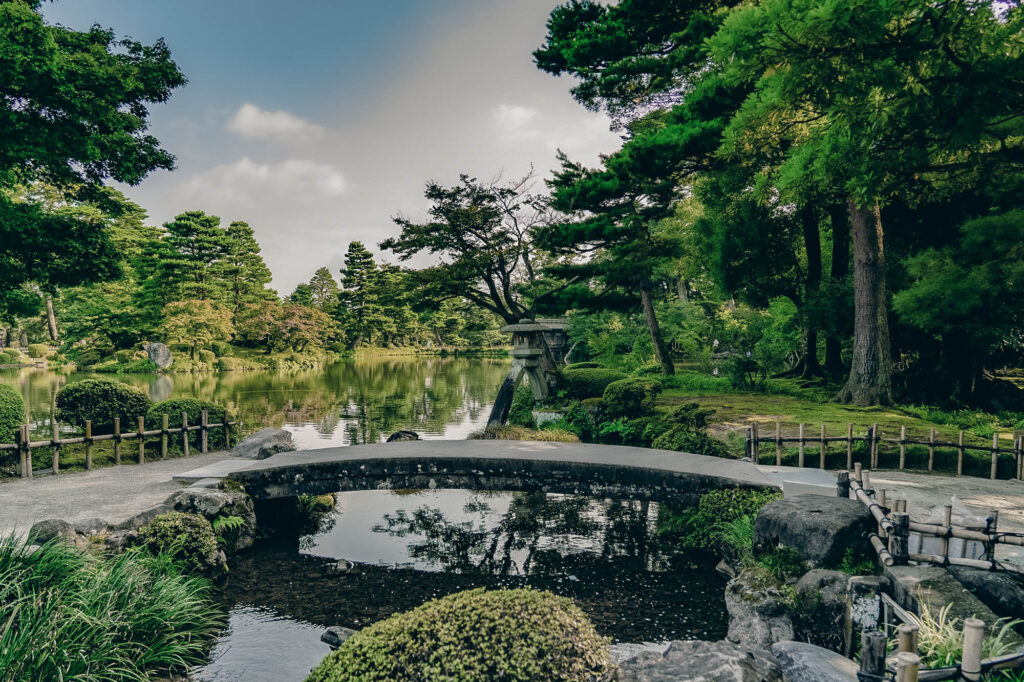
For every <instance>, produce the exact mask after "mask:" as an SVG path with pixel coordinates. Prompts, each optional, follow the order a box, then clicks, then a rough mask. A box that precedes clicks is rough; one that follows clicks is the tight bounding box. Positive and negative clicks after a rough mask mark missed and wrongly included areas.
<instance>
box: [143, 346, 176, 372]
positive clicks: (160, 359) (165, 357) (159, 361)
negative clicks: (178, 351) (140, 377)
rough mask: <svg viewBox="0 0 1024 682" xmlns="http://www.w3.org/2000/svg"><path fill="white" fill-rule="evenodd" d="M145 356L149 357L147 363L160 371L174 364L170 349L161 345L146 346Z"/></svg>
mask: <svg viewBox="0 0 1024 682" xmlns="http://www.w3.org/2000/svg"><path fill="white" fill-rule="evenodd" d="M146 355H148V356H149V361H150V362H152V363H153V364H154V365H156V366H157V367H159V368H160V369H167V368H168V367H170V366H171V363H172V362H174V358H173V357H171V349H170V348H168V347H167V346H166V345H164V344H162V343H151V344H149V345H148V346H146Z"/></svg>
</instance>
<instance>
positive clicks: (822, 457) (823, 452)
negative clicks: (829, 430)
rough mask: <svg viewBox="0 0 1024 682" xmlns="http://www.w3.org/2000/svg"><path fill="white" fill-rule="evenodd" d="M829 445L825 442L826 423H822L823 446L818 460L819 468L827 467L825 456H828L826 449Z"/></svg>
mask: <svg viewBox="0 0 1024 682" xmlns="http://www.w3.org/2000/svg"><path fill="white" fill-rule="evenodd" d="M827 447H828V446H827V445H826V444H825V425H824V424H822V425H821V448H820V450H819V452H818V460H819V461H818V468H819V469H824V468H825V456H826V449H827Z"/></svg>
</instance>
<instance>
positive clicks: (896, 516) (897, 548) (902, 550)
mask: <svg viewBox="0 0 1024 682" xmlns="http://www.w3.org/2000/svg"><path fill="white" fill-rule="evenodd" d="M892 522H893V525H894V526H895V527H894V528H893V531H892V535H890V536H889V553H890V554H892V556H893V558H894V559H895V560H896V564H897V565H898V566H906V565H907V561H908V560H909V558H910V557H909V555H910V544H909V541H910V516H909V515H908V514H907V513H906V512H894V513H893V515H892Z"/></svg>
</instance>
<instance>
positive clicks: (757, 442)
mask: <svg viewBox="0 0 1024 682" xmlns="http://www.w3.org/2000/svg"><path fill="white" fill-rule="evenodd" d="M204 414H205V413H204ZM750 428H751V431H752V432H753V434H754V441H753V449H752V451H751V455H752V457H751V459H752V460H753V461H754V464H760V463H761V433H760V430H759V429H758V428H757V422H750Z"/></svg>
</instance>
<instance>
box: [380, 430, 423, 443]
mask: <svg viewBox="0 0 1024 682" xmlns="http://www.w3.org/2000/svg"><path fill="white" fill-rule="evenodd" d="M405 440H420V434H418V433H416V432H415V431H406V430H404V429H403V430H402V431H395V432H394V433H392V434H391V435H390V436H388V441H387V442H389V443H398V442H401V441H405Z"/></svg>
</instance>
